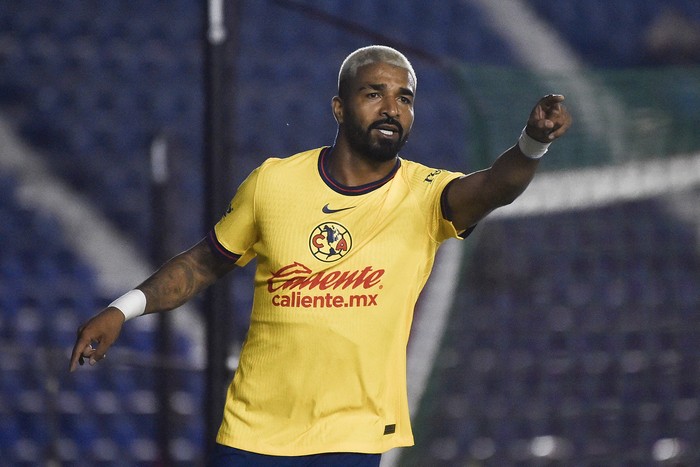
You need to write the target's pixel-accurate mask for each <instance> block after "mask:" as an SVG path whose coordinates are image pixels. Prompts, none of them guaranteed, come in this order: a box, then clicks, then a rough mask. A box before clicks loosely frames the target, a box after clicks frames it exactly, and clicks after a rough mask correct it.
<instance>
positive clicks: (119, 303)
mask: <svg viewBox="0 0 700 467" xmlns="http://www.w3.org/2000/svg"><path fill="white" fill-rule="evenodd" d="M109 306H113V307H114V308H117V309H118V310H119V311H121V312H122V313H123V314H124V321H127V320H130V319H131V318H136V317H137V316H141V315H142V314H143V313H144V311H146V295H144V293H143V292H141V291H140V290H139V289H133V290H129V291H128V292H127V293H125V294H124V295H122V296H121V297H119V298H118V299H116V300H115V301H113V302H112V303H110V304H109Z"/></svg>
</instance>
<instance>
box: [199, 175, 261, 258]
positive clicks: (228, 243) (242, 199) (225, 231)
mask: <svg viewBox="0 0 700 467" xmlns="http://www.w3.org/2000/svg"><path fill="white" fill-rule="evenodd" d="M259 170H260V169H259V168H258V169H255V170H254V171H253V172H251V174H250V175H249V176H248V178H246V179H245V180H244V181H243V183H241V185H240V186H239V187H238V190H237V191H236V194H235V196H234V197H233V199H232V200H231V202H230V203H229V206H228V209H226V212H225V213H224V215H223V216H222V217H221V219H220V220H219V222H217V223H216V225H215V226H214V229H213V231H212V233H211V234H210V244H212V245H213V249H214V251H215V252H217V253H219V254H220V255H221V256H224V257H225V258H228V259H229V260H232V261H235V262H236V265H238V266H244V265H245V264H247V263H248V262H249V261H250V260H251V259H253V258H254V257H255V252H254V251H253V245H254V244H255V242H256V241H257V238H258V230H257V227H256V225H255V191H256V187H257V181H258V175H259ZM212 237H213V238H212Z"/></svg>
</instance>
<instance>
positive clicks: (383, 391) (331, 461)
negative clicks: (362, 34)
mask: <svg viewBox="0 0 700 467" xmlns="http://www.w3.org/2000/svg"><path fill="white" fill-rule="evenodd" d="M416 84H417V81H416V75H415V72H414V70H413V67H412V66H411V64H410V63H409V61H408V60H407V59H406V57H404V56H403V55H402V54H401V53H400V52H398V51H396V50H394V49H392V48H389V47H384V46H370V47H365V48H361V49H358V50H356V51H355V52H353V53H352V54H350V55H349V56H348V57H347V58H346V60H345V61H344V62H343V64H342V66H341V68H340V73H339V78H338V95H337V96H336V97H334V98H333V101H332V110H333V116H334V117H335V119H336V121H337V123H338V131H337V135H336V139H335V142H334V144H333V145H332V146H327V147H321V148H318V149H312V150H309V151H305V152H302V153H300V154H296V155H293V156H291V157H287V158H283V159H268V160H266V161H265V162H264V163H263V164H262V165H261V166H259V167H258V168H257V169H256V170H254V171H253V172H252V173H251V174H250V175H249V176H248V178H247V179H246V180H245V181H244V182H243V183H242V184H241V186H240V187H239V188H238V191H237V192H236V194H235V196H234V197H233V200H232V201H231V204H230V206H229V208H228V209H227V211H226V213H225V214H224V215H223V217H222V218H221V220H220V221H219V222H218V223H217V224H216V225H215V226H214V227H213V229H212V230H211V232H210V233H209V234H208V235H207V236H206V238H204V239H203V240H201V241H200V242H199V243H197V244H196V245H194V246H193V247H192V248H191V249H189V250H188V251H185V252H183V253H181V254H179V255H177V256H175V257H174V258H172V259H171V260H169V261H168V262H166V263H165V264H164V265H163V266H162V267H161V268H160V269H159V270H157V271H156V272H155V273H154V274H153V275H151V276H150V277H149V278H148V279H146V280H145V281H144V282H143V283H142V284H140V285H139V286H138V287H137V288H135V289H134V290H131V291H129V292H127V293H126V294H125V295H123V296H122V297H120V298H118V299H117V300H115V301H114V302H113V303H112V304H110V305H109V306H108V307H107V308H105V309H104V310H102V311H101V312H100V313H98V314H97V315H95V316H94V317H92V318H91V319H90V320H89V321H87V323H85V324H84V325H83V326H81V327H80V329H79V332H78V337H77V340H76V343H75V346H74V348H73V353H72V355H71V361H70V370H71V371H73V370H75V369H76V367H77V365H78V364H79V363H81V364H82V362H83V360H84V359H88V360H89V363H90V364H95V363H96V362H98V361H100V360H101V359H102V358H104V355H105V352H106V351H107V349H108V348H109V347H110V346H111V345H112V344H113V343H114V341H115V340H116V339H117V337H118V336H119V333H120V330H121V328H122V325H123V324H124V322H125V320H127V319H131V318H133V317H136V316H139V315H141V314H144V313H155V312H161V311H166V310H171V309H173V308H177V307H178V306H180V305H182V304H183V303H185V302H186V301H187V300H189V299H191V298H192V297H193V296H194V295H195V294H197V293H198V292H199V291H201V290H202V289H204V288H205V287H207V286H208V285H210V284H212V283H213V282H214V281H216V280H217V279H218V278H220V277H221V276H223V275H224V274H226V273H228V272H229V271H231V270H232V269H234V268H235V267H236V266H244V265H245V264H246V263H248V262H249V261H250V260H251V259H253V258H257V270H256V274H255V281H254V297H253V309H252V312H251V313H252V314H251V322H250V328H249V330H248V334H247V336H246V340H245V343H244V345H243V349H242V353H241V357H240V364H239V367H238V369H237V370H236V373H235V376H234V378H233V381H232V382H231V384H230V386H229V389H228V393H227V398H226V404H225V407H224V415H223V422H222V424H221V426H220V429H219V432H218V436H217V440H216V441H217V447H216V452H214V453H210V456H211V463H210V465H211V466H215V467H223V466H266V465H270V466H281V465H284V466H311V465H322V466H324V467H328V466H377V465H379V460H380V456H381V453H383V452H386V451H387V450H389V449H391V448H394V447H397V446H410V445H412V444H413V435H412V432H411V426H410V420H409V414H408V402H407V391H406V345H407V342H408V338H409V330H410V328H411V320H412V316H413V309H414V306H415V303H416V300H417V298H418V295H419V293H420V291H421V289H422V287H423V285H424V284H425V282H426V280H427V278H428V275H429V274H430V271H431V268H432V265H433V260H434V257H435V254H436V251H437V249H438V247H439V245H440V244H441V242H443V241H444V240H446V239H448V238H451V237H457V238H464V237H466V236H467V235H468V234H469V232H471V230H472V229H473V228H474V226H475V225H476V224H477V223H478V222H479V221H480V220H481V219H482V218H483V217H484V216H486V215H487V214H489V213H490V212H491V211H493V210H494V209H496V208H498V207H499V206H504V205H506V204H509V203H511V202H512V201H513V200H515V199H516V198H517V197H518V196H519V195H520V194H521V193H522V192H523V190H525V188H526V187H527V186H528V184H529V183H530V181H531V180H532V178H533V176H534V174H535V170H536V168H537V165H538V160H539V158H540V157H541V156H542V155H543V154H544V153H545V152H546V150H547V147H548V146H549V144H550V143H551V142H552V141H553V140H555V139H556V138H558V137H560V136H561V135H562V134H564V133H565V132H566V130H567V129H568V128H569V126H570V125H571V117H570V115H569V113H568V111H567V110H566V109H565V107H564V106H563V104H562V101H563V100H564V97H563V96H561V95H549V96H546V97H544V98H542V99H541V100H540V101H539V102H538V103H537V104H536V106H535V107H534V109H533V110H532V112H531V114H530V116H529V118H528V120H527V124H526V126H525V128H524V129H523V131H522V133H521V135H520V137H519V139H518V140H517V143H516V144H514V145H513V147H511V148H510V149H508V150H507V151H505V152H504V153H503V154H502V155H501V156H500V157H498V158H497V159H496V161H495V162H494V163H493V165H492V166H491V167H490V168H487V169H485V170H481V171H478V172H475V173H472V174H469V175H464V174H462V173H458V172H450V171H447V170H439V169H433V168H429V167H425V166H423V165H421V164H418V163H415V162H411V161H409V160H406V159H403V158H401V157H400V156H399V151H400V150H401V148H402V147H403V146H404V144H405V143H406V140H407V138H408V136H409V134H410V132H411V127H412V125H413V116H414V115H413V112H414V100H415V97H416ZM93 344H96V346H93Z"/></svg>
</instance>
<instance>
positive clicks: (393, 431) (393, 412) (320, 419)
mask: <svg viewBox="0 0 700 467" xmlns="http://www.w3.org/2000/svg"><path fill="white" fill-rule="evenodd" d="M331 150H332V148H328V147H324V148H319V149H314V150H310V151H306V152H303V153H300V154H297V155H294V156H291V157H288V158H284V159H268V160H267V161H265V162H264V163H263V164H262V165H261V166H260V167H258V168H257V169H255V170H254V171H253V172H252V173H251V174H250V175H249V176H248V178H247V179H246V180H245V181H244V182H243V183H242V184H241V186H240V187H239V189H238V191H237V193H236V195H235V196H234V198H233V200H232V201H231V204H230V206H229V209H228V210H227V213H226V214H225V215H224V216H223V217H222V219H221V220H220V221H219V222H218V223H217V224H216V226H215V227H214V229H213V231H212V232H211V234H210V244H211V246H212V248H214V249H215V250H216V251H217V252H218V253H220V254H222V255H224V256H226V257H228V258H230V259H231V260H232V261H236V264H237V265H239V266H242V265H244V264H246V263H247V262H249V261H250V260H251V259H253V258H256V259H257V269H256V272H255V285H254V296H253V309H252V313H251V319H250V328H249V330H248V334H247V336H246V339H245V342H244V344H243V348H242V352H241V356H240V363H239V367H238V369H237V370H236V373H235V375H234V378H233V381H232V382H231V385H230V386H229V389H228V392H227V397H226V405H225V408H224V416H223V422H222V424H221V427H220V429H219V432H218V436H217V442H219V443H221V444H224V445H228V446H233V447H236V448H238V449H243V450H246V451H251V452H256V453H260V454H268V455H281V456H299V455H307V454H317V453H323V452H359V453H382V452H385V451H387V450H389V449H391V448H393V447H397V446H410V445H412V444H413V434H412V431H411V426H410V420H409V413H408V401H407V391H406V346H407V343H408V337H409V331H410V328H411V322H412V318H413V309H414V306H415V303H416V300H417V299H418V295H419V294H420V291H421V289H422V288H423V286H424V285H425V282H426V280H427V278H428V275H429V273H430V271H431V268H432V265H433V260H434V257H435V253H436V251H437V248H438V246H439V245H440V243H441V242H442V241H443V240H445V239H447V238H449V237H457V236H458V232H456V230H455V228H454V227H453V226H452V223H451V222H449V221H447V220H445V218H444V216H443V213H442V208H441V194H442V192H443V190H444V188H445V186H446V185H447V184H448V183H449V182H450V181H451V180H454V179H455V178H457V177H460V176H462V174H461V173H456V172H448V171H444V170H435V169H431V168H428V167H425V166H423V165H421V164H418V163H415V162H410V161H406V160H403V159H400V158H399V159H397V162H396V166H395V167H394V168H393V170H392V171H391V173H390V174H388V175H387V176H386V177H384V178H383V179H382V180H378V181H377V182H375V183H371V184H368V185H364V186H359V187H348V186H343V185H341V184H339V183H338V182H336V181H335V180H333V179H332V177H330V176H329V175H328V174H327V171H326V169H325V167H326V165H325V161H326V158H327V157H328V155H329V154H330V153H331Z"/></svg>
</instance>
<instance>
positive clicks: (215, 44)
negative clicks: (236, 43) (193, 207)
mask: <svg viewBox="0 0 700 467" xmlns="http://www.w3.org/2000/svg"><path fill="white" fill-rule="evenodd" d="M236 4H237V2H236V1H233V0H231V1H224V0H209V1H208V2H207V6H206V12H205V15H204V17H205V19H206V27H205V31H206V37H205V40H204V49H205V50H204V58H205V63H204V87H205V89H204V91H205V92H204V96H205V97H204V98H205V122H204V126H205V127H204V156H205V157H204V179H205V183H206V186H205V202H206V205H205V208H204V213H205V214H204V216H205V219H204V222H205V227H206V228H207V229H209V228H212V227H213V226H214V224H215V223H216V222H217V221H218V220H219V218H220V217H221V215H222V214H223V213H224V211H225V210H226V207H227V205H228V202H229V201H230V197H231V196H232V194H233V193H232V187H231V186H230V177H231V164H232V161H231V157H230V155H229V154H227V152H228V151H227V143H228V142H230V141H229V140H228V139H227V138H229V139H230V136H228V135H230V133H231V132H230V131H227V130H226V128H227V125H228V126H230V125H231V121H232V119H231V118H230V116H228V115H227V113H226V112H227V109H230V108H231V107H232V103H231V102H230V98H228V97H229V96H228V93H227V92H226V85H228V86H231V81H232V78H233V76H232V73H231V72H230V71H231V70H230V69H231V67H230V66H228V67H227V58H228V60H231V57H227V54H228V51H229V50H230V31H231V30H232V29H234V28H233V27H232V28H229V27H227V26H228V25H229V24H231V23H233V20H234V19H235V18H236V12H235V11H233V10H234V9H235V8H236V6H237V5H236ZM224 7H226V9H227V10H225V8H224ZM204 312H205V316H206V339H207V342H206V349H207V366H206V371H205V377H206V392H205V400H204V414H205V419H204V420H205V443H206V446H205V449H206V451H205V452H206V453H207V454H208V453H209V452H211V448H212V447H213V445H214V443H215V438H216V433H217V431H218V429H219V425H220V423H221V417H222V414H223V406H224V401H225V395H226V387H227V385H228V383H229V380H230V377H231V375H230V374H229V371H228V369H227V367H226V359H227V350H228V344H229V342H228V340H229V339H230V336H231V335H232V330H231V326H232V323H233V320H232V319H231V314H232V312H233V310H232V306H231V303H230V300H229V297H228V287H226V282H224V283H219V284H215V285H213V286H212V287H210V288H209V289H208V290H207V292H206V293H205V297H204Z"/></svg>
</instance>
